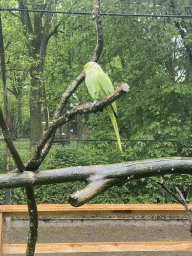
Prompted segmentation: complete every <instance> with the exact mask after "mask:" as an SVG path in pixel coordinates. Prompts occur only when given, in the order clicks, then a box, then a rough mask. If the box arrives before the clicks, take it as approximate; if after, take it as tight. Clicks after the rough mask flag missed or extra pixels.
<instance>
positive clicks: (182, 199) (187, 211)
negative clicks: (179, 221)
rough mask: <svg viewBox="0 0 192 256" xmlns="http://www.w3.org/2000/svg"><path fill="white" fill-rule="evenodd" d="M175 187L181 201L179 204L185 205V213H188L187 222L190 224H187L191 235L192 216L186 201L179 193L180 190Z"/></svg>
mask: <svg viewBox="0 0 192 256" xmlns="http://www.w3.org/2000/svg"><path fill="white" fill-rule="evenodd" d="M175 189H176V190H177V192H178V193H179V196H180V198H181V201H182V203H181V204H182V205H183V206H184V207H185V210H186V213H187V215H188V219H189V224H190V226H189V231H190V233H191V235H192V216H191V213H190V209H189V207H188V205H187V202H186V200H185V198H184V196H183V194H182V193H181V191H180V190H179V189H178V187H175Z"/></svg>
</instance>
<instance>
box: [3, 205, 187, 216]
mask: <svg viewBox="0 0 192 256" xmlns="http://www.w3.org/2000/svg"><path fill="white" fill-rule="evenodd" d="M37 208H38V215H39V216H41V217H42V216H45V217H53V216H56V217H59V216H120V215H121V216H123V215H124V216H129V215H186V212H185V209H184V207H183V206H182V205H181V204H86V205H83V206H81V207H78V208H75V207H73V206H71V205H69V204H39V205H37ZM189 208H192V204H189ZM0 212H3V213H4V215H5V217H17V216H20V217H24V216H28V210H27V205H0Z"/></svg>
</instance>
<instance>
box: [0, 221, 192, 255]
mask: <svg viewBox="0 0 192 256" xmlns="http://www.w3.org/2000/svg"><path fill="white" fill-rule="evenodd" d="M39 226H40V227H39V235H38V243H68V242H69V243H70V242H79V243H82V242H129V241H133V242H140V241H191V239H192V238H191V235H190V232H189V231H188V230H189V225H188V222H187V221H180V222H177V221H173V222H169V221H168V222H167V221H159V220H155V221H151V222H150V221H140V222H139V221H131V220H129V221H126V220H120V221H94V222H92V221H76V222H66V221H65V223H64V222H58V221H56V222H52V224H51V225H50V223H48V222H45V223H44V224H42V223H40V225H39ZM27 230H28V229H27V227H26V223H23V224H22V223H20V224H19V225H18V227H13V228H11V230H9V231H7V230H5V232H4V238H3V241H4V243H8V244H11V243H12V244H21V243H23V244H26V242H27V232H28V231H27ZM36 255H38V256H49V255H51V256H61V255H62V256H73V255H75V256H76V255H77V256H97V255H101V256H125V255H128V256H140V255H141V256H152V255H154V256H189V255H192V253H191V252H110V253H74V254H73V255H72V254H71V253H61V254H36Z"/></svg>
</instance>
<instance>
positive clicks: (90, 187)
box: [0, 158, 192, 207]
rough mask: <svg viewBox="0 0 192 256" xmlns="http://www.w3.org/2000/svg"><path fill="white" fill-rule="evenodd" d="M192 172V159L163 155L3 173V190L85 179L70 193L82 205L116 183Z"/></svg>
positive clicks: (0, 177)
mask: <svg viewBox="0 0 192 256" xmlns="http://www.w3.org/2000/svg"><path fill="white" fill-rule="evenodd" d="M168 173H174V174H192V158H161V159H157V160H143V161H135V162H126V163H120V164H113V165H99V166H78V167H71V168H62V169H56V170H48V171H41V172H23V173H18V174H16V173H10V174H2V175H0V189H4V188H17V187H26V186H36V185H43V184H52V183H62V182H73V181H85V182H86V183H87V187H85V188H84V189H82V190H81V191H78V192H76V193H75V194H74V195H71V196H69V199H68V200H69V203H70V204H71V205H73V206H76V207H78V206H80V205H82V204H84V203H86V202H88V201H90V200H91V199H92V198H93V197H95V196H96V195H98V194H99V193H101V192H103V191H105V190H106V189H108V188H110V187H113V186H115V185H119V184H121V183H122V184H123V183H126V182H129V181H130V180H132V177H133V176H134V179H139V178H143V177H150V176H162V175H164V174H168Z"/></svg>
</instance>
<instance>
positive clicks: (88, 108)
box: [30, 83, 129, 162]
mask: <svg viewBox="0 0 192 256" xmlns="http://www.w3.org/2000/svg"><path fill="white" fill-rule="evenodd" d="M128 91H129V86H128V85H127V84H125V83H124V84H122V85H121V86H120V87H119V88H117V89H116V90H115V91H114V92H112V93H111V94H110V95H108V96H107V97H105V98H104V99H102V100H100V101H98V102H96V101H95V102H92V103H89V104H85V105H78V106H76V107H74V108H73V109H72V110H71V111H68V112H66V113H65V115H63V116H62V117H60V118H58V119H57V120H55V121H54V122H53V123H52V125H51V126H50V127H49V129H48V130H47V132H46V134H45V135H44V137H43V138H42V139H41V141H40V142H39V145H38V146H37V147H36V150H35V153H34V156H33V158H32V159H31V160H30V161H32V162H35V161H41V162H42V160H43V159H44V154H42V153H41V152H42V150H43V147H44V146H45V144H46V142H47V141H48V140H49V139H50V138H51V136H52V134H54V132H55V131H56V129H57V128H58V127H59V126H61V125H64V124H65V123H66V122H68V121H69V120H71V119H72V118H73V117H74V116H76V115H77V114H84V113H92V112H98V111H102V110H103V109H104V108H105V107H107V106H108V105H109V104H111V103H112V102H113V101H115V100H116V99H118V98H119V97H121V96H122V95H123V94H125V93H127V92H128Z"/></svg>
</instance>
